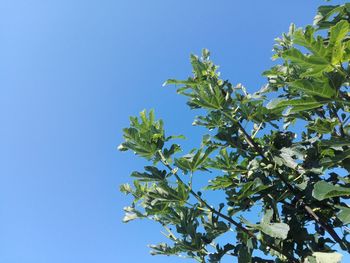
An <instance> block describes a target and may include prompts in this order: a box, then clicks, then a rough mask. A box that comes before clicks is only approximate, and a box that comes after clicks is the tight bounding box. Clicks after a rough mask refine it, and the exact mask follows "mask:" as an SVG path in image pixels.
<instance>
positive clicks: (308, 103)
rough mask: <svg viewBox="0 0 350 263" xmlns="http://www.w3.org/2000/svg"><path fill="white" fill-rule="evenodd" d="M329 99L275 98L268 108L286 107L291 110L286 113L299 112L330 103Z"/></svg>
mask: <svg viewBox="0 0 350 263" xmlns="http://www.w3.org/2000/svg"><path fill="white" fill-rule="evenodd" d="M328 102H329V100H327V99H324V98H323V99H321V98H317V99H316V98H312V97H309V98H301V99H293V100H291V99H275V100H272V101H270V102H269V103H268V104H267V105H266V107H267V108H268V109H286V108H289V111H288V112H287V113H286V115H289V114H293V113H297V112H300V111H306V110H311V109H314V108H318V107H321V106H323V105H324V104H326V103H328Z"/></svg>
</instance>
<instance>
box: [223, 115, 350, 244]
mask: <svg viewBox="0 0 350 263" xmlns="http://www.w3.org/2000/svg"><path fill="white" fill-rule="evenodd" d="M223 113H224V114H225V116H226V117H228V118H229V119H230V120H231V121H232V122H233V123H234V124H235V125H237V127H238V130H239V131H240V132H241V133H242V134H243V136H244V138H245V140H246V141H247V143H248V144H249V145H250V146H251V147H252V148H253V149H254V150H255V151H256V152H257V153H258V154H259V155H260V156H261V157H262V159H263V160H264V161H266V162H267V163H270V164H272V165H273V166H275V162H274V161H273V160H269V159H268V158H267V157H266V156H265V154H264V152H263V151H262V149H261V148H260V145H258V144H257V143H256V142H255V141H254V140H253V139H252V138H251V137H250V135H249V134H248V133H247V131H246V130H245V129H244V128H243V127H242V125H241V124H240V123H239V122H238V121H236V120H235V119H234V118H233V117H232V116H231V115H230V114H229V113H227V112H225V111H223ZM294 172H295V173H296V174H297V175H298V176H299V175H300V174H299V172H298V171H296V170H294ZM275 173H276V174H277V176H278V177H279V179H280V180H281V181H282V182H283V183H284V184H285V185H286V186H287V187H288V189H289V190H290V191H291V192H292V193H293V194H294V195H295V198H296V199H297V200H298V201H299V202H300V203H301V204H303V208H304V209H305V211H306V212H307V214H309V216H311V217H312V218H313V219H314V221H315V222H317V223H318V224H319V225H320V226H321V227H322V228H323V229H324V230H326V231H327V232H328V234H330V235H331V237H332V238H333V239H334V240H335V241H336V242H338V243H339V245H340V247H341V248H342V249H344V250H347V251H350V250H349V248H347V246H346V245H345V244H344V242H343V241H342V239H341V238H340V237H339V235H338V234H337V233H336V232H335V230H334V229H333V228H332V227H331V226H329V224H328V223H327V222H325V221H324V220H323V219H321V218H320V217H319V216H317V215H316V214H315V212H314V211H313V210H312V209H311V207H309V206H308V205H306V204H305V202H304V200H303V198H302V197H301V196H300V195H301V192H300V191H299V190H298V189H295V188H294V187H293V186H292V185H291V184H290V183H289V182H288V180H287V179H286V178H285V177H284V175H283V174H281V173H279V172H278V171H276V170H275Z"/></svg>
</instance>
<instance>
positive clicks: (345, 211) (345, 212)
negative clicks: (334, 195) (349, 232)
mask: <svg viewBox="0 0 350 263" xmlns="http://www.w3.org/2000/svg"><path fill="white" fill-rule="evenodd" d="M336 208H339V209H340V212H339V213H338V218H339V220H340V221H342V222H343V223H344V224H350V208H349V207H345V206H340V205H339V206H336Z"/></svg>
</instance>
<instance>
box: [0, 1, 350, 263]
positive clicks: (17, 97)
mask: <svg viewBox="0 0 350 263" xmlns="http://www.w3.org/2000/svg"><path fill="white" fill-rule="evenodd" d="M338 2H342V1H333V2H332V3H338ZM324 3H325V2H324V1H321V0H314V1H305V0H293V1H292V0H284V1H277V0H266V1H261V0H254V1H253V0H244V1H243V0H222V1H209V0H201V1H199V0H177V1H169V0H149V1H141V0H125V1H121V0H99V1H97V0H94V1H91V0H85V1H82V0H51V1H50V0H47V1H44V0H42V1H39V0H2V1H1V2H0V39H1V41H0V91H1V95H0V146H1V147H0V263H122V262H145V263H147V262H152V263H156V262H185V261H184V260H183V259H179V258H175V257H171V258H165V257H151V256H150V255H149V254H148V251H149V249H148V248H147V246H146V245H147V244H150V243H157V242H158V241H161V240H163V238H162V235H161V234H160V228H159V226H158V225H156V224H155V223H152V222H147V221H137V222H132V223H130V224H126V225H125V224H123V223H122V222H121V219H122V217H123V211H122V208H123V207H124V206H126V205H128V204H129V201H130V199H129V198H126V197H125V196H123V195H122V194H121V193H119V191H118V187H119V185H120V184H122V183H124V182H127V181H130V180H129V177H128V176H129V174H130V172H131V171H132V170H137V169H141V168H142V165H143V162H142V161H140V160H138V159H136V158H134V156H132V154H122V153H119V152H118V151H117V150H116V147H117V145H118V144H119V143H120V142H121V141H122V138H121V129H122V128H123V127H126V126H128V116H129V115H135V114H138V112H139V111H141V110H142V109H144V108H147V109H149V108H155V110H156V114H157V116H160V117H162V118H163V119H164V120H165V125H166V128H167V130H168V131H169V133H170V134H181V133H182V134H185V135H186V136H187V137H188V138H189V139H191V138H192V139H194V140H193V143H194V144H195V143H198V142H199V137H198V136H199V131H198V129H196V128H194V127H192V126H191V123H192V119H193V116H194V114H195V113H193V112H191V111H190V110H189V109H188V108H187V107H186V106H185V104H184V102H185V100H184V98H182V97H179V96H178V95H176V93H175V91H174V89H172V88H163V87H162V83H163V82H164V80H166V79H167V78H185V77H187V76H188V75H189V74H190V65H189V62H188V61H189V59H188V57H189V54H190V53H200V51H201V49H202V48H204V47H205V48H209V49H210V50H211V52H212V59H213V60H214V61H215V62H216V63H217V64H219V65H220V66H221V67H220V69H221V70H220V71H221V72H222V76H223V77H224V78H228V79H230V80H231V82H232V83H234V84H236V83H240V82H241V83H243V84H244V85H245V86H246V87H247V88H248V90H250V91H255V90H257V89H258V88H260V87H261V86H262V85H263V84H264V83H265V80H264V78H262V77H261V72H262V71H264V70H265V69H268V68H269V67H270V66H271V65H272V62H271V60H270V57H271V55H272V52H271V49H272V45H273V43H274V41H273V39H274V38H275V37H277V36H279V35H280V34H281V33H282V32H285V31H287V30H288V27H289V24H290V23H291V22H294V23H296V24H297V25H298V26H302V25H305V24H309V23H311V22H312V19H313V16H314V14H315V12H316V8H317V6H319V5H321V4H324ZM188 143H191V140H188ZM231 260H232V259H231ZM188 262H190V261H188ZM228 262H232V261H228ZM344 262H346V261H344Z"/></svg>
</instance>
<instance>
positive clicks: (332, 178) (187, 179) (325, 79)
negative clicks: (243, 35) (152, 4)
mask: <svg viewBox="0 0 350 263" xmlns="http://www.w3.org/2000/svg"><path fill="white" fill-rule="evenodd" d="M349 22H350V4H349V3H346V4H344V5H336V6H331V5H327V6H321V7H319V9H318V13H317V15H316V17H315V19H314V25H312V26H311V25H309V26H307V27H306V28H296V27H295V26H294V25H291V26H290V29H289V32H288V33H287V34H283V35H282V37H281V38H279V39H277V44H276V45H275V46H274V53H275V55H274V57H273V58H274V59H276V60H277V61H278V62H279V64H276V65H275V66H274V67H272V68H271V69H269V70H267V71H265V72H264V73H263V75H264V76H266V77H267V80H268V83H267V85H266V86H264V87H263V88H262V89H261V90H259V91H258V92H255V93H248V91H247V90H246V89H245V88H244V87H243V86H242V85H236V86H234V85H232V84H231V83H230V82H229V81H228V80H223V79H221V78H220V75H219V73H218V71H217V69H218V67H217V66H216V65H215V64H214V63H213V62H212V61H211V60H210V59H209V55H210V54H209V51H208V50H203V52H202V56H201V57H200V58H199V57H197V56H195V55H191V58H190V60H191V64H192V67H193V75H192V76H190V77H189V78H188V79H186V80H174V79H170V80H168V81H166V83H165V84H166V85H172V84H175V85H176V86H180V87H179V88H178V89H177V92H178V93H179V94H181V95H184V96H186V97H187V98H188V105H189V106H190V107H191V108H192V109H201V111H200V112H201V113H204V114H203V115H201V116H197V117H196V119H195V121H194V125H198V126H203V127H205V128H207V129H208V134H206V135H204V136H203V140H202V143H201V145H200V146H199V147H198V148H197V149H193V150H192V151H190V152H189V153H188V154H185V155H182V154H181V146H180V145H179V144H177V143H174V139H179V138H181V137H182V136H166V134H165V131H164V127H163V122H162V120H156V118H155V116H154V112H153V111H149V112H148V113H147V112H146V111H143V112H141V113H140V116H139V117H131V118H130V127H129V128H125V129H124V140H125V141H124V142H123V143H122V144H121V145H120V146H119V149H120V150H122V151H126V150H131V151H133V152H134V153H135V154H136V155H138V156H140V157H143V158H145V159H147V160H148V161H150V164H149V166H146V167H145V170H144V171H135V172H133V173H132V174H131V176H132V177H133V178H134V179H135V180H134V182H133V185H130V184H124V185H122V186H121V187H120V190H121V191H122V192H124V193H125V194H129V195H131V196H132V197H133V202H132V204H131V205H130V206H128V207H126V208H125V211H126V215H125V217H124V221H125V222H128V221H130V220H133V219H136V218H148V219H151V220H154V221H156V222H159V223H160V224H161V225H162V226H163V227H164V229H165V231H166V236H167V237H168V238H169V244H165V243H161V244H158V245H152V246H151V248H152V252H151V253H152V254H161V255H178V256H184V257H189V258H193V259H195V260H197V261H198V262H220V260H221V259H222V258H223V257H224V256H234V257H237V258H238V262H242V263H244V262H326V261H327V262H328V263H332V262H339V261H340V259H341V255H340V254H339V253H338V252H336V250H337V249H338V250H342V251H343V253H348V252H349V251H350V242H349V241H348V239H347V238H348V235H349V231H350V230H349V228H348V224H349V223H350V205H349V204H348V202H347V200H348V199H349V198H350V123H349V120H350V91H349V80H350V67H349V60H350V37H349V32H350V23H349ZM271 97H274V99H273V100H269V98H271ZM296 126H297V129H295V127H296ZM295 130H296V131H295ZM208 172H210V173H211V176H212V179H211V180H210V181H209V182H208V184H207V186H206V187H205V189H194V188H195V187H194V184H193V183H192V179H193V178H196V177H195V176H196V175H197V174H200V173H208ZM198 190H200V192H199V191H198ZM209 191H215V192H221V195H222V194H223V195H225V199H223V200H222V203H220V204H210V203H208V201H207V198H206V193H208V192H209ZM252 210H253V211H261V219H259V220H258V222H251V221H249V220H248V219H247V218H248V216H247V214H249V211H252ZM256 251H261V252H263V253H256Z"/></svg>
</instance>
